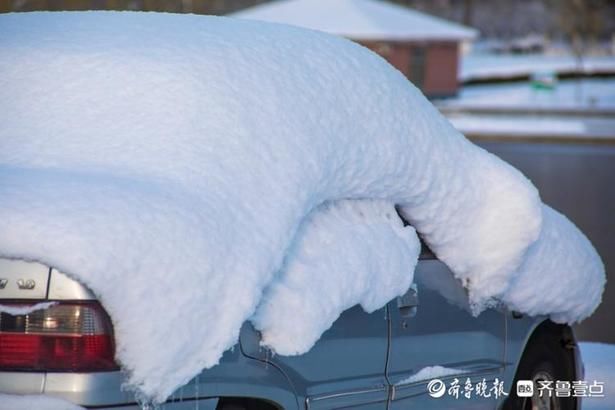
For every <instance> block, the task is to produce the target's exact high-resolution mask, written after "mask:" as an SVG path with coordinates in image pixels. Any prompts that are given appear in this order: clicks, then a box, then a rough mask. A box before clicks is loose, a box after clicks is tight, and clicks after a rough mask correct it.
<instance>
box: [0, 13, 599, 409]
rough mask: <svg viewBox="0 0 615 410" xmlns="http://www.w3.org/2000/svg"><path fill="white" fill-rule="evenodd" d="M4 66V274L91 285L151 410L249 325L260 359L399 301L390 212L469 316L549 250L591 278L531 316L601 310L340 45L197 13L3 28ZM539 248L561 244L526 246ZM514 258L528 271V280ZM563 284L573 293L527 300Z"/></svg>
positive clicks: (529, 211)
mask: <svg viewBox="0 0 615 410" xmlns="http://www.w3.org/2000/svg"><path fill="white" fill-rule="evenodd" d="M0 56H2V57H1V58H0V113H2V114H1V115H2V118H1V120H0V256H2V257H8V258H21V259H26V260H34V261H39V262H41V263H44V264H47V265H49V266H53V267H55V268H58V269H59V270H60V271H62V272H65V273H67V274H69V275H71V276H73V277H75V278H77V279H79V280H80V281H81V282H83V283H84V284H86V285H87V286H89V287H90V288H91V289H92V290H93V291H94V293H95V294H96V295H97V296H98V298H99V299H100V300H101V303H102V304H103V305H104V306H105V308H106V310H107V311H108V312H109V314H110V316H111V318H112V320H113V324H114V328H115V335H116V342H117V351H116V356H117V359H118V360H119V362H120V363H121V364H122V366H123V367H124V368H125V369H126V370H127V371H128V374H129V380H128V384H129V386H130V387H132V388H134V389H136V390H139V393H140V394H142V395H144V396H146V397H149V398H151V399H153V400H155V401H163V400H164V399H165V398H166V397H168V396H169V395H170V394H171V393H172V392H173V391H174V390H175V389H176V388H177V387H178V386H180V385H182V384H184V383H186V382H188V381H189V380H190V379H191V378H192V377H194V376H195V375H196V374H198V373H199V372H200V371H201V369H203V368H207V367H211V366H214V365H215V364H216V363H218V360H219V359H220V357H221V355H222V353H223V352H224V351H225V350H226V349H229V348H230V347H232V346H233V345H234V344H235V343H236V342H237V338H238V335H239V329H240V327H241V325H242V323H243V322H244V321H246V320H248V319H250V318H251V317H252V316H253V315H254V313H255V312H256V316H254V319H253V320H254V322H255V323H256V324H257V325H258V326H259V327H261V328H262V329H264V330H265V334H266V343H267V344H268V345H269V346H270V347H271V348H272V349H273V350H274V351H278V350H279V351H284V352H288V353H301V352H303V351H305V350H306V349H308V348H309V347H310V346H311V344H313V342H314V341H315V339H317V338H318V336H319V335H320V334H321V333H322V332H324V331H325V330H326V327H327V326H329V325H330V323H331V321H332V320H334V319H335V317H337V315H339V313H340V312H341V310H343V309H345V308H346V307H348V306H351V305H352V304H357V303H360V304H362V305H363V307H364V308H365V309H366V310H373V309H376V308H377V307H378V306H379V305H383V304H384V303H385V302H386V300H388V299H391V298H393V297H395V296H396V295H399V294H402V293H403V291H404V290H405V289H403V288H404V287H406V286H407V284H409V283H410V282H411V281H412V275H413V272H412V270H413V267H414V265H415V263H416V253H417V245H416V238H415V237H414V233H413V231H412V229H410V228H403V227H402V225H401V222H400V221H399V220H397V219H395V215H392V205H393V204H396V205H398V206H399V207H400V210H401V212H402V213H403V214H404V215H405V217H406V219H407V220H408V221H409V222H410V224H411V225H412V226H413V227H414V228H415V229H416V231H417V232H419V233H420V234H421V235H422V236H423V238H424V239H425V241H426V242H427V243H428V244H429V245H430V246H431V248H432V249H433V250H434V252H435V253H436V254H437V255H438V257H439V258H440V259H441V260H443V261H444V262H445V263H447V265H448V266H449V267H450V268H451V269H452V270H453V272H454V273H455V275H456V276H457V277H458V278H459V279H461V280H462V281H463V283H464V284H465V285H466V286H467V288H468V290H469V294H470V300H471V303H472V306H473V308H474V310H475V311H476V312H479V311H480V310H481V309H482V308H483V307H484V306H485V305H486V304H488V303H489V302H490V301H491V300H492V299H493V298H506V297H508V298H509V299H510V300H511V302H512V303H515V306H516V305H517V304H518V305H519V309H518V310H520V311H526V309H525V308H524V303H523V300H522V299H523V297H519V298H518V297H517V296H518V295H519V293H513V294H512V296H507V291H508V289H509V287H511V286H513V285H514V280H515V275H517V270H518V269H520V268H521V267H522V270H521V271H520V272H521V278H523V277H525V276H526V275H527V277H530V276H532V275H533V274H537V275H541V274H543V273H544V270H543V265H542V264H541V261H545V260H549V259H554V258H559V257H560V256H561V255H560V254H559V253H558V252H561V251H562V250H563V251H566V252H569V253H570V254H569V257H570V258H571V259H574V258H575V257H576V256H575V255H578V256H579V257H580V258H582V261H581V260H576V259H575V260H573V261H569V262H570V263H573V264H574V266H581V264H582V263H589V264H591V265H592V266H591V267H585V269H583V270H581V271H573V272H572V273H571V275H572V276H574V277H575V278H572V279H570V278H565V277H563V276H562V277H561V278H560V280H558V281H556V282H555V283H551V282H549V283H548V284H545V283H544V282H543V281H538V282H537V283H539V284H540V286H545V288H540V287H538V286H535V287H533V290H532V292H534V293H531V294H530V296H528V298H530V299H531V303H530V310H531V311H532V312H534V311H540V312H555V313H556V314H557V317H558V318H560V319H570V320H580V319H582V318H583V317H584V316H583V315H587V314H589V313H591V311H593V309H594V308H595V307H596V306H597V304H598V303H599V300H600V298H599V296H598V297H596V298H593V299H592V298H589V297H587V295H599V294H600V293H601V289H602V286H603V283H604V273H603V271H602V266H601V262H600V260H599V258H598V257H597V256H596V255H595V253H594V254H592V255H593V257H592V258H590V257H589V256H588V255H589V253H591V252H589V251H588V250H586V249H585V248H586V247H590V246H591V245H589V244H588V243H586V242H584V241H586V240H585V238H584V237H583V235H582V234H581V233H580V232H579V231H578V230H577V229H576V228H575V227H574V226H573V225H572V224H570V222H568V221H567V220H565V219H564V218H559V217H551V216H550V214H549V212H548V211H546V212H545V214H546V217H545V218H544V223H543V206H542V204H541V201H540V198H539V196H538V193H537V191H536V189H535V188H534V187H533V186H532V184H531V183H530V182H529V181H528V180H527V179H526V178H525V177H523V175H522V174H521V173H519V172H518V171H517V170H515V169H514V168H512V167H511V166H509V165H508V164H506V163H504V162H502V161H501V160H499V159H498V158H497V157H495V156H493V155H491V154H489V153H487V152H486V151H484V150H483V149H481V148H479V147H477V146H475V145H473V144H471V143H470V142H469V141H468V140H466V139H465V138H464V137H463V136H462V135H461V134H460V133H459V132H458V131H456V130H455V129H454V128H453V127H452V126H451V125H450V124H449V123H448V122H447V121H446V120H445V119H444V118H443V117H442V116H441V115H440V114H439V113H438V112H437V110H436V109H435V108H434V107H433V106H432V105H431V104H430V103H429V102H428V101H427V100H426V99H425V98H424V96H423V95H422V94H421V93H420V92H419V91H418V90H417V89H416V88H415V87H413V86H412V85H411V84H409V83H408V82H407V80H406V79H405V78H404V77H403V76H402V75H401V74H400V73H399V72H398V71H397V70H395V69H394V68H392V67H391V66H390V65H388V64H387V63H386V62H385V61H384V60H383V59H381V58H380V57H378V56H377V55H375V54H373V53H371V52H370V51H368V50H367V49H365V48H363V47H360V46H358V45H356V44H354V43H352V42H350V41H347V40H344V39H341V38H337V37H334V36H330V35H327V34H324V33H317V32H312V31H306V30H303V29H298V28H292V27H288V26H283V25H275V24H267V23H260V22H250V21H241V20H234V19H227V18H217V17H204V16H194V15H172V14H156V13H115V12H86V13H20V14H8V15H2V16H0ZM340 200H343V202H339V201H340ZM336 202H337V203H336ZM387 215H389V217H390V218H389V217H387ZM549 224H561V225H563V226H557V227H553V226H549ZM363 225H365V226H363ZM545 229H546V231H545ZM541 230H543V231H545V232H547V234H542V235H541ZM550 232H555V233H558V232H561V233H565V234H566V235H567V236H566V237H558V240H561V241H563V242H564V243H562V244H558V245H556V246H555V245H553V246H552V245H550V244H547V243H544V244H543V243H540V241H548V240H550V238H551V234H550ZM539 236H541V239H540V241H539V242H538V243H534V242H535V241H536V240H537V239H538V238H539ZM338 238H339V239H341V240H345V241H346V242H347V243H345V244H337V243H336V244H332V242H333V241H334V240H336V239H338ZM329 239H330V240H329ZM377 241H380V243H378V244H377V245H376V242H377ZM370 243H371V244H372V245H374V246H372V247H370V246H367V245H366V244H370ZM576 246H581V247H582V248H583V249H582V250H581V251H579V252H577V251H576ZM404 247H406V248H407V252H408V253H407V254H405V253H403V252H402V249H403V248H404ZM530 247H531V248H530ZM528 248H530V252H536V253H537V254H540V255H541V256H542V257H541V258H537V257H534V258H531V259H530V262H526V261H525V254H526V252H527V250H528ZM571 249H572V250H575V251H574V252H570V250H571ZM337 254H341V255H340V257H336V255H337ZM352 255H360V256H359V258H360V261H361V262H362V263H361V267H360V268H358V264H357V265H355V264H354V262H353V261H349V260H347V259H346V258H345V257H344V256H347V257H350V256H352ZM386 258H394V259H395V260H387V259H386ZM581 262H582V263H581ZM308 264H309V265H310V266H308ZM312 265H313V266H312ZM387 267H388V268H390V269H392V270H393V271H389V272H386V276H385V277H383V276H382V275H383V273H382V272H384V270H385V268H387ZM353 268H357V269H358V271H357V272H349V269H353ZM587 272H591V275H593V276H587V277H586V278H587V279H588V280H586V281H580V280H577V278H576V276H583V275H587ZM352 274H356V275H357V276H356V278H360V280H356V282H357V283H353V284H352V285H353V286H352V287H349V286H348V281H349V278H350V277H351V275H352ZM310 275H314V278H313V280H311V281H310V280H308V277H309V276H310ZM353 277H354V276H353ZM584 277H585V276H584ZM570 281H572V282H574V283H580V286H582V287H584V289H585V290H584V291H582V290H581V289H578V294H577V293H575V295H573V296H575V297H574V298H572V299H571V298H562V300H561V301H557V302H556V305H555V306H554V307H553V306H550V305H549V303H552V302H553V301H552V300H551V299H549V298H546V299H545V302H544V304H542V305H540V303H538V304H536V303H535V301H534V300H533V299H532V297H533V296H532V295H535V294H542V293H545V292H553V293H554V294H557V292H558V291H559V290H561V289H563V288H564V287H565V286H567V283H568V282H570ZM293 286H298V287H300V288H302V289H294V288H293ZM341 287H346V288H348V289H341ZM303 288H304V289H303ZM513 289H514V288H513ZM316 291H319V292H321V301H319V303H322V304H323V305H326V306H318V307H316V306H312V307H313V308H314V309H322V312H323V313H322V315H311V316H310V317H311V318H312V319H313V320H314V322H312V323H307V320H302V321H301V326H302V327H303V326H305V328H303V329H297V330H295V331H293V332H292V333H289V334H288V337H287V338H285V337H284V335H283V332H284V331H286V330H287V327H288V323H289V320H290V319H289V318H287V317H285V316H287V315H290V316H293V317H294V315H295V314H296V312H295V311H294V310H293V309H289V308H287V306H289V305H293V304H295V303H297V301H296V300H295V298H301V301H304V302H305V303H313V301H314V295H313V294H312V292H316ZM263 295H264V297H263ZM578 295H582V297H579V298H576V296H578ZM261 300H262V303H261ZM325 301H326V302H325ZM276 307H278V308H276ZM310 312H311V310H310ZM311 313H313V312H311ZM304 338H305V339H304ZM297 339H301V340H300V342H299V341H297ZM295 343H297V344H296V345H295Z"/></svg>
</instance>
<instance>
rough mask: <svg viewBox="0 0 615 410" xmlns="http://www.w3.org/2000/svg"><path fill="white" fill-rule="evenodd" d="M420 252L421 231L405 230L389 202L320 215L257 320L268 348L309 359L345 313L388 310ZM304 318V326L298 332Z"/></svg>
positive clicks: (351, 204) (333, 207)
mask: <svg viewBox="0 0 615 410" xmlns="http://www.w3.org/2000/svg"><path fill="white" fill-rule="evenodd" d="M356 238H362V239H361V241H357V240H356ZM420 250H421V244H420V242H419V239H418V237H417V236H416V232H415V230H414V229H413V228H412V227H410V226H406V227H404V226H403V223H402V221H401V220H400V219H399V217H398V216H397V213H396V211H395V208H394V207H393V205H391V204H390V203H388V202H382V201H378V202H373V201H340V202H336V203H334V204H327V205H326V206H324V207H323V208H322V209H317V210H316V212H315V213H313V215H312V216H311V217H310V218H308V219H307V220H306V221H305V222H304V223H303V225H302V229H301V230H300V231H299V232H298V233H297V235H296V239H295V242H294V249H292V250H291V251H289V253H288V254H287V257H286V260H287V262H286V264H285V265H284V267H283V268H282V271H281V274H280V275H279V278H278V280H276V281H275V282H274V283H273V284H272V285H271V286H270V287H269V288H268V289H267V290H266V291H265V294H264V296H263V299H262V301H261V304H260V306H259V308H258V309H257V311H256V314H255V316H254V318H253V319H252V322H253V323H254V325H255V327H256V328H257V329H258V330H260V331H261V332H262V341H263V344H265V345H267V346H271V347H273V348H274V349H275V351H276V352H277V353H279V354H283V355H291V354H301V353H305V352H307V351H308V350H309V349H310V348H311V347H312V346H313V345H314V343H316V341H317V340H318V339H319V338H320V335H321V334H322V332H323V330H325V329H328V328H329V327H331V325H332V324H333V322H334V321H335V320H336V319H337V318H338V316H339V315H340V313H341V312H343V311H344V310H346V309H348V308H351V307H352V306H355V305H357V304H361V306H362V307H363V309H364V310H365V311H366V312H370V313H371V312H373V311H374V310H377V309H379V308H381V307H382V306H383V305H385V304H386V303H387V302H388V301H389V300H391V299H393V298H394V297H396V296H401V295H402V294H404V293H405V292H406V291H407V290H408V288H409V287H410V284H411V283H412V278H413V276H414V267H415V266H416V262H417V259H418V255H419V253H420ZM374 254H376V255H378V258H374ZM332 267H335V269H336V271H335V272H332V271H331V268H332ZM280 312H293V313H292V314H291V315H282V314H280ZM297 317H301V320H302V321H304V322H305V325H303V326H297Z"/></svg>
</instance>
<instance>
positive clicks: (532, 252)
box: [501, 205, 605, 323]
mask: <svg viewBox="0 0 615 410" xmlns="http://www.w3.org/2000/svg"><path fill="white" fill-rule="evenodd" d="M542 226H543V227H542V231H541V233H540V238H539V239H538V240H537V241H536V242H535V243H534V244H532V246H531V247H530V249H529V251H528V253H527V256H526V259H525V261H524V262H523V264H522V265H521V267H520V268H519V271H518V272H517V274H516V275H515V276H514V280H513V281H512V284H511V286H510V288H509V289H508V290H507V291H506V293H505V294H504V295H502V296H501V300H502V301H503V302H504V303H506V304H507V305H508V307H509V308H511V309H513V310H519V311H522V312H525V313H528V314H530V315H550V316H551V319H552V320H553V321H555V322H559V323H574V322H576V321H579V320H582V319H584V318H586V317H588V316H589V315H590V314H591V313H592V312H593V311H594V310H595V309H596V307H597V306H598V304H599V303H600V300H601V297H602V291H603V289H604V284H605V275H604V266H603V265H602V262H601V261H600V257H599V256H598V254H597V253H596V250H595V249H594V247H593V246H592V244H591V243H590V242H589V240H588V239H587V238H586V237H585V235H583V233H582V232H581V231H579V229H578V228H577V227H576V226H574V224H572V223H571V222H570V221H569V220H568V219H567V218H566V217H565V216H564V215H562V214H560V213H558V212H557V211H555V210H553V209H551V208H549V207H548V206H546V205H544V206H543V225H542Z"/></svg>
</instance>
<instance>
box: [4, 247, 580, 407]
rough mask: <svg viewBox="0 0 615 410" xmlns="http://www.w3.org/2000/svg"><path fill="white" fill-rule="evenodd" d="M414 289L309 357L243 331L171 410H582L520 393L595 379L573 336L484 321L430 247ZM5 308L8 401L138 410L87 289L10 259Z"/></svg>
mask: <svg viewBox="0 0 615 410" xmlns="http://www.w3.org/2000/svg"><path fill="white" fill-rule="evenodd" d="M414 278H415V282H414V284H413V286H411V288H410V290H409V291H408V293H406V294H405V295H404V296H402V297H399V298H397V299H395V300H392V301H391V302H389V303H388V304H387V305H386V307H384V308H382V309H379V310H377V311H375V312H373V313H371V314H367V313H365V312H364V311H363V309H361V308H360V307H359V306H356V307H354V308H352V309H350V310H348V311H346V312H344V313H343V314H342V315H341V317H340V318H339V319H338V320H337V321H336V322H335V323H334V325H333V326H332V327H331V328H330V329H329V330H328V331H327V332H326V333H325V334H324V335H323V337H322V338H321V339H320V340H319V341H318V342H317V343H316V345H315V346H314V347H313V348H312V349H311V350H310V351H309V352H308V353H306V354H303V355H299V356H290V357H285V356H280V355H273V354H271V352H270V351H269V350H268V349H266V348H262V347H261V346H260V336H259V333H258V332H256V331H255V330H254V328H253V327H252V326H251V325H249V324H246V325H244V326H243V327H242V329H241V335H240V341H239V344H238V345H237V346H236V347H235V348H234V349H232V350H231V351H227V352H226V353H225V355H224V356H223V358H222V361H221V363H220V364H219V365H218V366H215V367H213V368H211V369H208V370H205V371H203V372H202V373H201V374H200V375H199V376H197V377H196V378H194V379H193V380H191V381H190V382H189V383H187V384H186V385H185V386H183V387H181V388H179V389H178V390H177V391H176V392H175V393H174V394H173V395H172V396H171V398H170V399H169V400H168V401H167V402H166V403H165V405H164V408H165V409H195V408H199V409H214V408H215V409H277V408H284V409H331V408H361V409H385V408H390V409H407V408H410V407H412V408H421V409H426V408H472V409H477V408H485V409H492V408H496V407H499V406H503V407H504V408H511V409H525V408H546V409H558V408H559V409H574V408H578V407H577V404H576V403H575V402H574V401H573V400H574V399H564V398H556V397H555V396H553V397H551V398H548V397H547V396H546V395H545V398H540V397H539V396H538V394H535V395H534V396H533V397H530V398H528V397H524V398H518V397H517V396H516V393H515V392H516V387H515V386H516V381H517V380H534V381H538V380H543V381H553V382H555V381H556V380H569V381H570V380H579V379H582V376H583V374H582V370H581V362H580V360H579V354H578V349H577V348H576V343H575V339H574V336H573V333H572V331H571V329H570V327H568V326H566V325H556V324H554V323H552V322H551V321H549V320H545V319H544V318H530V317H527V316H524V315H521V314H519V313H516V312H511V311H508V310H507V309H505V308H503V307H499V306H496V307H494V308H492V309H488V310H486V311H485V312H483V313H482V314H480V315H479V316H478V317H474V316H473V315H472V314H471V309H470V307H469V305H468V298H467V292H466V290H465V289H464V288H463V287H462V286H461V283H460V282H459V281H458V280H457V279H455V278H454V277H453V275H452V273H451V272H450V270H449V269H448V268H447V267H446V265H444V264H443V263H442V262H440V261H439V260H437V259H436V258H435V257H434V255H433V254H432V253H431V252H429V251H428V250H427V249H426V247H425V246H423V251H422V253H421V257H420V260H419V263H418V266H417V269H416V273H415V277H414ZM117 286H122V284H121V283H118V284H117ZM187 286H190V284H187ZM144 297H147V295H144ZM0 302H1V303H2V304H3V305H5V306H6V305H8V306H12V307H13V310H12V311H5V312H3V313H1V314H0V393H3V394H19V395H39V394H45V395H49V396H52V397H58V398H60V399H63V400H65V401H66V402H70V403H74V404H76V405H79V406H83V407H86V408H96V409H107V408H109V409H111V408H113V409H120V408H121V409H129V408H130V409H132V408H134V409H138V408H139V405H138V404H137V403H138V398H135V396H134V395H133V394H132V393H129V392H126V391H123V389H122V383H123V382H124V376H125V375H124V374H123V373H122V372H121V371H120V370H119V367H118V365H117V364H115V362H114V353H115V352H114V338H113V327H112V323H111V321H110V319H109V316H108V315H107V314H106V313H105V311H104V309H103V308H102V307H101V304H100V303H99V302H98V301H97V300H96V298H95V297H94V295H93V293H92V292H90V291H89V290H88V289H87V288H86V287H85V286H82V285H81V284H79V283H78V282H76V281H74V280H73V279H71V278H69V277H68V276H66V275H64V274H63V273H61V272H59V271H58V270H57V269H54V268H49V267H47V266H44V265H41V264H39V263H31V262H24V261H15V260H7V259H3V260H0ZM169 303H173V301H169ZM187 314H188V315H189V312H188V313H187ZM296 319H297V322H298V324H299V323H300V322H301V317H300V316H297V318H296ZM151 320H153V321H155V320H156V318H155V317H152V318H151ZM202 326H207V323H202ZM434 380H435V381H436V382H433V381H434ZM437 380H440V381H441V382H442V384H438V383H437ZM455 380H458V383H459V386H460V390H459V391H458V395H457V396H456V395H455V393H454V390H451V388H453V389H454V386H455ZM430 382H431V383H430ZM467 386H471V389H470V390H468V387H467ZM481 386H482V389H483V390H481ZM442 389H445V390H444V393H442V395H441V396H438V392H439V391H441V390H442ZM506 394H508V396H507V395H506ZM466 395H467V396H466ZM8 397H10V396H1V395H0V401H2V399H4V400H9V399H8ZM15 397H17V396H15ZM33 397H35V396H33ZM540 400H546V405H545V406H543V407H540V406H538V403H540ZM530 403H531V407H530ZM0 408H11V407H3V406H2V404H0ZM59 408H62V407H61V405H60V407H59Z"/></svg>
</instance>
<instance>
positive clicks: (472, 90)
mask: <svg viewBox="0 0 615 410" xmlns="http://www.w3.org/2000/svg"><path fill="white" fill-rule="evenodd" d="M438 103H440V104H442V105H444V106H453V107H482V108H528V109H531V108H551V109H558V108H581V109H582V108H586V109H594V108H601V109H602V108H612V109H615V77H613V78H583V79H579V80H561V81H559V82H558V83H557V85H556V86H555V88H554V89H552V90H536V89H534V88H532V86H531V84H530V83H528V82H512V83H505V84H503V83H497V84H475V85H467V86H464V87H462V88H461V89H460V91H459V95H458V96H457V97H455V98H449V99H445V100H439V101H438Z"/></svg>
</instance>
